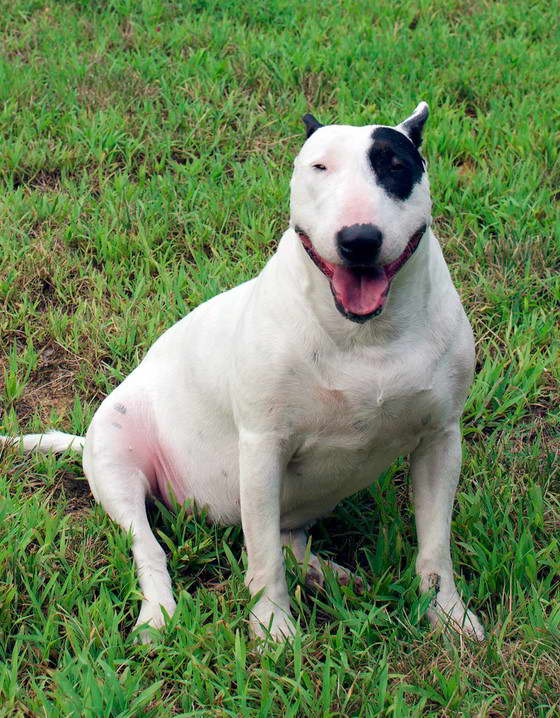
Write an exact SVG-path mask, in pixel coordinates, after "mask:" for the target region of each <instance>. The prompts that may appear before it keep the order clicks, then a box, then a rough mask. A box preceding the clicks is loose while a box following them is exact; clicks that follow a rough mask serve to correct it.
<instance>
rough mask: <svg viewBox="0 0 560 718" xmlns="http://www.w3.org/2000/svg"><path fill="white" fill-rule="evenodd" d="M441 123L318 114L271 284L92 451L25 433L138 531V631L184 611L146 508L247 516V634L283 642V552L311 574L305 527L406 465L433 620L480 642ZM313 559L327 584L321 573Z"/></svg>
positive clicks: (94, 437) (204, 326)
mask: <svg viewBox="0 0 560 718" xmlns="http://www.w3.org/2000/svg"><path fill="white" fill-rule="evenodd" d="M427 116H428V107H427V105H426V104H425V103H421V104H419V105H418V107H417V108H416V110H415V111H414V113H413V114H412V115H411V116H410V117H409V118H408V119H407V120H405V121H404V122H403V123H401V124H400V125H398V126H397V127H395V128H390V127H385V126H378V125H370V126H367V127H350V126H346V125H329V126H322V125H321V124H320V123H319V122H317V120H315V118H314V117H312V116H311V115H306V116H305V117H304V122H305V125H306V128H307V137H308V139H307V141H306V142H305V144H304V145H303V147H302V149H301V151H300V153H299V155H298V156H297V158H296V160H295V163H294V165H295V169H294V174H293V177H292V182H291V220H290V228H289V229H288V230H287V231H286V233H285V234H284V236H283V237H282V239H281V241H280V244H279V246H278V250H277V251H276V253H275V254H274V256H273V257H272V258H271V259H270V260H269V262H268V263H267V265H266V266H265V267H264V269H263V271H262V272H261V274H260V275H259V276H258V277H256V278H255V279H252V280H251V281H249V282H246V283H245V284H242V285H240V286H238V287H235V288H234V289H232V290H230V291H228V292H225V293H223V294H220V295H219V296H217V297H214V298H213V299H211V300H210V301H208V302H206V303H205V304H203V305H201V306H199V307H198V308H197V309H196V310H195V311H193V312H191V313H190V314H189V315H188V316H186V317H185V318H184V319H182V320H181V321H179V322H178V323H177V324H175V325H174V326H173V327H171V329H169V330H168V331H167V332H165V334H163V336H161V337H160V338H159V339H158V340H157V341H156V343H155V344H154V345H153V347H152V348H151V349H150V351H149V352H148V354H147V355H146V357H145V359H144V360H143V361H142V363H141V364H140V366H139V367H138V368H137V369H135V370H134V371H133V372H132V373H131V374H130V376H128V377H127V378H126V379H125V381H124V382H123V383H122V384H121V385H120V386H119V387H117V388H116V389H115V390H114V391H113V393H112V394H110V395H109V396H108V397H107V398H106V399H105V401H104V402H103V404H102V405H101V407H100V408H99V410H98V411H97V413H96V414H95V416H94V418H93V421H92V423H91V425H90V427H89V430H88V432H87V435H86V437H85V439H84V438H82V437H75V436H71V435H68V434H61V433H59V432H53V433H49V434H44V435H41V434H40V435H28V436H26V437H22V438H21V439H20V441H21V442H22V444H23V447H24V448H25V449H39V450H43V451H46V450H54V451H62V450H64V449H67V448H74V449H83V463H84V471H85V474H86V476H87V478H88V480H89V484H90V486H91V490H92V492H93V495H94V496H95V498H96V499H97V501H99V502H100V503H101V504H102V505H103V507H104V508H105V510H106V511H107V512H108V514H109V515H110V516H111V517H112V518H113V519H114V521H116V522H117V523H118V524H119V525H120V526H122V527H123V528H124V529H125V530H129V529H131V531H132V534H133V553H134V559H135V562H136V566H137V569H138V576H139V580H140V585H141V588H142V593H143V598H144V600H143V602H142V608H141V611H140V616H139V618H138V625H143V624H149V625H150V626H152V627H160V626H162V624H163V622H164V615H163V613H162V607H163V609H165V611H166V612H167V613H168V614H172V613H173V611H174V609H175V601H174V599H173V594H172V591H171V580H170V577H169V574H168V572H167V568H166V559H165V553H164V551H163V550H162V548H161V546H160V545H159V544H158V542H157V541H156V539H155V537H154V535H153V533H152V531H151V529H150V526H149V524H148V520H147V517H146V509H145V501H146V498H147V497H148V496H155V495H158V496H162V497H163V499H164V500H166V501H169V498H170V496H171V494H173V495H174V496H175V498H176V499H177V500H178V501H179V502H184V501H186V500H187V499H190V500H192V501H193V502H195V503H196V505H198V506H200V507H206V509H207V511H208V515H209V517H210V518H211V519H212V520H214V521H217V522H219V523H222V524H230V523H239V522H241V523H242V525H243V532H244V536H245V543H246V547H247V556H248V572H247V578H246V583H247V586H248V587H249V590H250V592H251V594H252V595H255V594H256V593H260V597H259V598H258V601H257V603H256V604H255V606H254V608H253V611H252V616H251V626H252V630H253V632H254V633H255V634H256V635H258V636H262V635H265V634H266V633H268V632H269V633H270V635H271V636H272V637H274V638H276V639H280V638H282V637H287V636H290V635H291V634H292V633H293V631H294V626H293V622H292V618H291V614H290V599H289V595H288V590H287V585H286V578H285V569H284V559H283V554H282V546H283V545H290V546H291V548H292V550H293V551H294V554H295V556H296V558H297V559H298V560H299V561H301V562H302V563H303V561H304V556H305V549H306V541H307V539H306V528H307V527H309V526H310V525H311V524H312V523H313V522H314V521H315V520H316V519H317V518H319V517H321V516H324V515H325V514H328V513H329V512H331V511H332V510H333V509H334V507H335V506H336V505H337V503H338V502H339V501H340V500H341V499H343V498H344V497H346V496H348V495H350V494H353V493H354V492H356V491H359V490H360V489H362V488H364V487H366V486H369V485H371V484H372V482H374V481H375V479H376V477H377V476H379V474H380V473H381V472H383V471H385V470H386V469H387V468H388V467H389V466H390V464H391V463H392V462H393V461H394V460H395V459H396V458H397V457H399V456H402V455H410V459H411V472H412V482H413V486H414V497H415V498H414V503H415V508H416V523H417V530H418V541H419V553H418V558H417V561H416V571H417V573H418V574H419V576H420V579H421V583H420V586H421V590H422V591H423V592H427V591H434V595H435V598H434V600H433V602H432V604H431V608H430V610H429V618H430V621H431V622H432V623H433V624H436V623H438V622H439V623H445V624H447V625H448V626H449V625H450V626H453V627H454V628H455V629H456V630H458V631H461V632H463V633H465V634H467V635H470V636H471V637H473V638H478V639H482V638H483V635H484V633H483V629H482V627H481V625H480V623H479V621H478V620H477V618H476V617H475V616H474V615H473V614H472V613H471V612H470V611H468V610H466V608H465V606H464V604H463V602H462V600H461V598H460V597H459V595H458V593H457V590H456V588H455V583H454V580H453V571H452V565H451V557H450V548H449V541H450V521H451V510H452V504H453V498H454V495H455V490H456V487H457V482H458V479H459V472H460V466H461V438H460V430H459V418H460V416H461V412H462V410H463V404H464V401H465V397H466V394H467V390H468V387H469V384H470V382H471V379H472V374H473V363H474V348H473V337H472V332H471V328H470V326H469V322H468V320H467V317H466V316H465V312H464V311H463V308H462V306H461V302H460V300H459V297H458V295H457V292H456V291H455V288H454V287H453V284H452V282H451V279H450V276H449V272H448V269H447V266H446V264H445V261H444V259H443V256H442V253H441V250H440V247H439V244H438V241H437V239H436V238H435V236H434V234H433V233H432V231H431V229H430V224H431V200H430V191H429V183H428V177H427V174H426V164H425V162H424V160H423V159H422V157H421V155H420V154H419V146H420V144H421V139H422V130H423V126H424V123H425V121H426V119H427ZM4 441H8V439H4ZM11 441H13V439H11ZM308 563H309V567H310V568H311V570H312V572H313V574H314V576H315V578H316V579H318V580H319V581H320V580H321V579H322V574H321V570H322V566H323V565H324V564H322V563H320V562H319V561H318V559H317V558H316V557H315V556H313V555H311V557H310V560H309V562H308ZM326 563H327V564H328V563H329V562H326ZM330 566H331V568H332V569H333V570H334V571H335V572H336V573H337V574H338V576H339V577H340V578H341V580H348V578H349V574H348V572H347V571H345V570H344V569H342V568H341V567H340V566H337V565H336V564H334V563H332V562H330ZM144 638H145V639H147V636H146V634H144Z"/></svg>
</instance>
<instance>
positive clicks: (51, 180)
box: [13, 167, 62, 192]
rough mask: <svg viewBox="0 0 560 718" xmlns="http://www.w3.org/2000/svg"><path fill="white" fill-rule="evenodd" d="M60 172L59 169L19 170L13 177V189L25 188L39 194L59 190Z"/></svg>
mask: <svg viewBox="0 0 560 718" xmlns="http://www.w3.org/2000/svg"><path fill="white" fill-rule="evenodd" d="M61 176H62V172H61V169H60V167H55V168H54V169H52V170H46V169H42V170H38V171H35V170H30V169H27V170H25V169H24V170H21V171H20V172H16V173H15V174H14V177H13V188H14V189H18V188H19V187H27V188H28V189H33V190H39V191H40V192H53V191H55V190H58V189H59V188H60V180H61Z"/></svg>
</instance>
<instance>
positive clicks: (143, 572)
mask: <svg viewBox="0 0 560 718" xmlns="http://www.w3.org/2000/svg"><path fill="white" fill-rule="evenodd" d="M119 458H120V457H119V456H118V454H117V455H116V456H111V453H110V449H109V450H107V449H105V450H103V451H101V450H98V451H97V452H96V451H95V448H93V449H92V448H91V443H88V442H86V447H85V452H84V470H85V474H86V476H87V478H88V481H89V484H90V486H91V490H92V493H93V495H94V496H95V499H96V500H97V501H98V502H99V503H100V504H101V505H102V506H103V508H104V509H105V511H106V512H107V513H108V514H109V516H110V517H111V518H112V519H113V521H115V522H116V523H117V524H118V525H119V526H121V527H122V528H123V529H124V530H125V531H130V532H131V533H132V553H133V556H134V563H135V565H136V570H137V572H138V580H139V582H140V588H141V590H142V596H143V600H142V607H141V609H140V615H139V616H138V621H137V622H136V627H140V626H143V625H145V624H147V625H148V626H150V627H152V628H161V627H162V626H163V625H164V621H165V617H164V614H163V612H162V609H164V610H165V611H166V612H167V614H168V615H169V616H171V615H172V614H173V612H174V610H175V606H176V604H175V601H174V599H173V593H172V591H171V579H170V577H169V573H168V571H167V562H166V557H165V552H164V551H163V549H162V547H161V546H160V545H159V543H158V542H157V540H156V537H155V536H154V534H153V532H152V530H151V528H150V525H149V523H148V516H147V514H146V496H147V494H148V491H149V482H148V479H147V477H146V475H145V473H144V472H143V471H142V470H141V469H140V468H138V467H135V466H134V465H132V464H127V463H125V462H123V461H122V460H119ZM139 638H140V640H141V642H142V643H149V642H150V640H151V636H150V631H149V630H142V631H140V633H139Z"/></svg>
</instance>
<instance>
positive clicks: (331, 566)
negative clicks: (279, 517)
mask: <svg viewBox="0 0 560 718" xmlns="http://www.w3.org/2000/svg"><path fill="white" fill-rule="evenodd" d="M281 540H282V545H283V546H289V547H290V549H291V550H292V553H293V554H294V558H295V559H296V561H297V562H298V563H299V564H300V565H301V566H302V568H303V570H304V572H305V583H306V584H307V585H308V586H309V587H310V588H323V585H324V583H325V573H324V569H325V568H326V569H327V570H331V571H332V572H333V573H334V575H335V576H336V578H337V579H338V581H339V583H341V584H343V585H344V586H345V585H346V584H349V583H352V582H353V583H354V586H355V588H356V590H357V591H358V592H359V593H360V592H362V591H363V590H364V583H363V581H362V579H361V578H360V577H359V576H356V575H355V574H353V573H352V572H351V571H349V570H348V569H347V568H344V567H343V566H340V565H339V564H338V563H335V562H334V561H330V560H328V559H322V558H319V557H318V556H316V555H315V554H314V553H311V551H309V550H308V548H307V541H308V539H307V533H306V532H305V531H304V530H303V529H297V530H291V531H282V533H281Z"/></svg>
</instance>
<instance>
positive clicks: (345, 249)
mask: <svg viewBox="0 0 560 718" xmlns="http://www.w3.org/2000/svg"><path fill="white" fill-rule="evenodd" d="M336 241H337V243H338V253H339V254H340V256H341V257H342V259H343V260H344V261H345V262H347V263H348V264H350V265H354V266H356V267H369V266H371V265H372V264H375V260H376V259H377V255H378V254H379V250H380V249H381V243H382V242H383V234H382V233H381V230H380V229H378V228H377V227H375V226H374V225H373V224H353V225H352V226H350V227H343V228H342V229H341V230H339V231H338V232H337V234H336Z"/></svg>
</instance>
